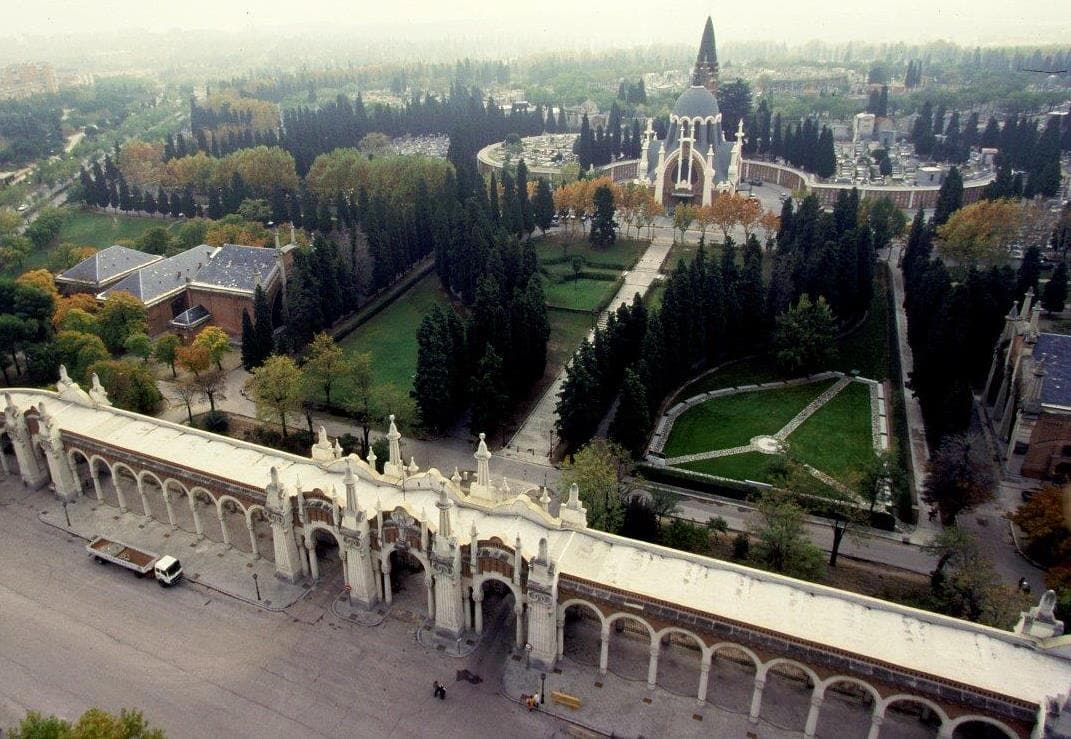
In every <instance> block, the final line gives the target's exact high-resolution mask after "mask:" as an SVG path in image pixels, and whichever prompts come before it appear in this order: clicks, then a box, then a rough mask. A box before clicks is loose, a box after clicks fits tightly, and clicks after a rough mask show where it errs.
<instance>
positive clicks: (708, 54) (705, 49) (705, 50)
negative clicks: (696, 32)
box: [692, 16, 718, 94]
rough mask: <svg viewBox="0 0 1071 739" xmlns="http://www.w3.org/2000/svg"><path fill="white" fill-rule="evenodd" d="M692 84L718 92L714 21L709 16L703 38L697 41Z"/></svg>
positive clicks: (704, 27)
mask: <svg viewBox="0 0 1071 739" xmlns="http://www.w3.org/2000/svg"><path fill="white" fill-rule="evenodd" d="M692 84H694V85H702V86H703V87H705V88H707V89H708V90H710V91H711V92H712V93H715V94H717V92H718V49H717V46H716V45H715V43H714V21H713V20H712V19H711V18H710V16H707V24H706V25H705V26H703V38H702V39H701V40H700V41H699V54H698V55H697V56H696V58H695V71H694V73H693V74H692Z"/></svg>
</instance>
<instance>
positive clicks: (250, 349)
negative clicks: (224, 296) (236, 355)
mask: <svg viewBox="0 0 1071 739" xmlns="http://www.w3.org/2000/svg"><path fill="white" fill-rule="evenodd" d="M257 357H258V352H257V335H256V329H255V328H253V319H251V318H250V317H249V311H247V310H243V311H242V366H243V367H244V368H245V369H246V371H247V372H250V371H252V370H253V368H254V367H256V366H257V365H256V359H257Z"/></svg>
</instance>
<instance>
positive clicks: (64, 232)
mask: <svg viewBox="0 0 1071 739" xmlns="http://www.w3.org/2000/svg"><path fill="white" fill-rule="evenodd" d="M176 223H177V222H176V221H173V220H170V219H164V218H135V217H132V216H121V215H111V214H108V213H94V212H92V211H71V212H70V215H69V216H68V218H67V221H66V223H64V224H63V228H61V229H60V232H59V236H58V237H57V238H56V243H58V244H62V243H64V242H68V243H71V244H77V245H78V246H95V247H97V248H98V249H104V248H105V247H108V246H111V245H112V244H116V243H118V242H120V241H133V240H134V239H136V238H138V237H139V236H141V235H142V234H143V233H145V232H146V231H148V230H149V229H150V228H153V227H156V226H162V227H164V228H172V227H173V226H174V225H175V224H176Z"/></svg>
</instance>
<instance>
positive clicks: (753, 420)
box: [663, 380, 833, 457]
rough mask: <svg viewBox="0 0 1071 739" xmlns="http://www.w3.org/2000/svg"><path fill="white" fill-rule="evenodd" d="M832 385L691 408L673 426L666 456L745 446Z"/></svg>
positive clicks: (717, 400)
mask: <svg viewBox="0 0 1071 739" xmlns="http://www.w3.org/2000/svg"><path fill="white" fill-rule="evenodd" d="M832 385H833V381H832V380H826V381H824V382H812V383H808V384H806V385H794V386H792V387H781V388H775V389H771V390H756V391H753V392H746V393H739V394H737V395H728V396H725V397H722V398H713V399H711V400H708V401H706V402H705V403H700V404H699V405H697V406H694V407H692V408H689V409H688V410H687V411H685V412H684V413H682V414H681V415H680V416H679V417H678V418H677V420H676V422H675V423H674V424H673V429H672V430H671V432H670V435H669V440H668V441H667V442H666V446H665V449H664V450H663V451H664V452H665V455H666V457H679V456H681V455H684V454H695V453H697V452H706V451H710V450H714V449H731V448H732V447H737V446H743V445H744V444H747V443H748V441H750V440H751V439H752V438H753V437H755V436H759V435H761V434H773V433H775V432H777V431H778V430H779V429H780V428H781V427H782V426H784V425H785V424H786V423H788V422H789V421H791V420H792V419H793V418H794V417H795V416H796V414H797V413H799V412H800V411H802V410H803V409H804V408H805V407H807V404H808V403H810V402H811V401H812V400H814V399H815V398H817V397H818V396H819V395H821V394H822V393H823V392H825V391H826V390H828V389H829V388H830V386H832Z"/></svg>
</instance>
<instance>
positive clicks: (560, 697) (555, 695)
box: [550, 690, 581, 711]
mask: <svg viewBox="0 0 1071 739" xmlns="http://www.w3.org/2000/svg"><path fill="white" fill-rule="evenodd" d="M550 699H551V700H552V701H554V702H555V703H560V704H561V705H563V706H568V707H569V708H571V709H573V710H574V711H575V710H576V709H578V708H580V706H581V702H580V699H579V698H577V697H576V696H575V695H569V694H568V693H562V692H561V691H559V690H552V691H551V693H550Z"/></svg>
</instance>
